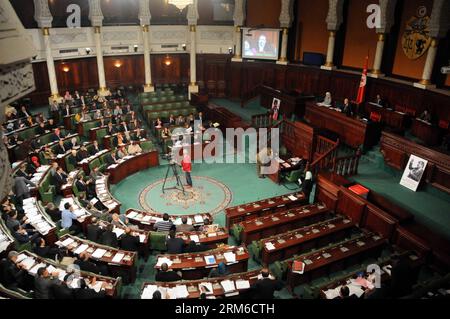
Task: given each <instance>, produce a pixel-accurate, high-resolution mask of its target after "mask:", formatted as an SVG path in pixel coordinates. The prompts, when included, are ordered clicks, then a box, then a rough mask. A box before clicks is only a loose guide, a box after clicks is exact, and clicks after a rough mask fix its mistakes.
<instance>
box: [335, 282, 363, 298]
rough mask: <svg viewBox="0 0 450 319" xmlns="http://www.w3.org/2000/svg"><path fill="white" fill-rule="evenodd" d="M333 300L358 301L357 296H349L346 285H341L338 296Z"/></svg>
mask: <svg viewBox="0 0 450 319" xmlns="http://www.w3.org/2000/svg"><path fill="white" fill-rule="evenodd" d="M334 299H358V296H356V295H355V294H352V295H350V288H348V286H347V285H343V286H341V289H340V290H339V296H337V297H336V298H334Z"/></svg>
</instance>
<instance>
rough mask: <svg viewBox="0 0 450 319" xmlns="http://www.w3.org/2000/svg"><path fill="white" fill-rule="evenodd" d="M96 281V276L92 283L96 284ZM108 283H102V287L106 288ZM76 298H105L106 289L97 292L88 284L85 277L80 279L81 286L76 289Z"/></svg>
mask: <svg viewBox="0 0 450 319" xmlns="http://www.w3.org/2000/svg"><path fill="white" fill-rule="evenodd" d="M95 282H96V278H95V277H94V279H93V281H92V284H93V285H94V284H95ZM105 285H106V283H103V284H102V288H104V287H105ZM74 295H75V299H103V298H105V296H106V291H105V290H104V289H102V290H101V291H99V292H96V291H95V290H94V289H91V288H89V287H88V285H87V284H86V281H85V280H84V279H80V288H79V289H76V290H75V294H74Z"/></svg>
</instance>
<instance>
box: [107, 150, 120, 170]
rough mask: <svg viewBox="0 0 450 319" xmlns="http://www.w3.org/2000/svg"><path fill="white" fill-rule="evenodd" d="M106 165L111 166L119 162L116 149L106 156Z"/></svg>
mask: <svg viewBox="0 0 450 319" xmlns="http://www.w3.org/2000/svg"><path fill="white" fill-rule="evenodd" d="M105 162H106V165H108V166H110V165H113V164H116V163H117V158H116V151H115V150H112V151H111V153H109V154H107V155H106V156H105Z"/></svg>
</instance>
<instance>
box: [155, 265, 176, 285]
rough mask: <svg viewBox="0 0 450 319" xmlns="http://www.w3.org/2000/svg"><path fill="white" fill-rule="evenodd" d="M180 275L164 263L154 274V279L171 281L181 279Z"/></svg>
mask: <svg viewBox="0 0 450 319" xmlns="http://www.w3.org/2000/svg"><path fill="white" fill-rule="evenodd" d="M181 279H182V278H181V276H180V275H179V274H178V273H176V272H175V271H169V266H168V265H167V264H166V263H163V264H162V265H161V269H160V270H159V271H158V272H157V273H156V275H155V281H161V282H173V281H178V280H181Z"/></svg>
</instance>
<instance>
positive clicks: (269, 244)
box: [264, 241, 275, 250]
mask: <svg viewBox="0 0 450 319" xmlns="http://www.w3.org/2000/svg"><path fill="white" fill-rule="evenodd" d="M264 246H265V247H266V249H267V250H274V249H275V245H274V244H272V243H271V242H270V241H269V242H267V243H265V244H264Z"/></svg>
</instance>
